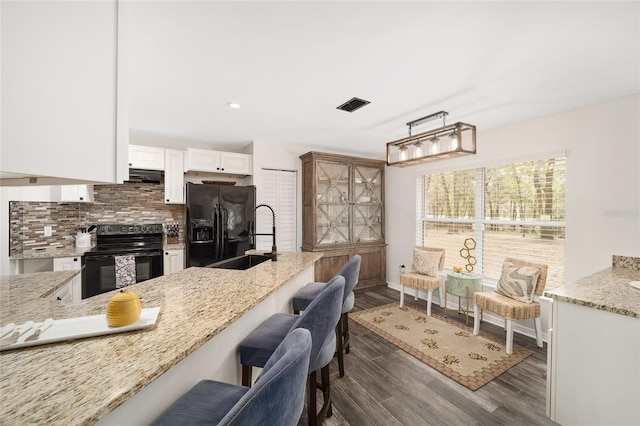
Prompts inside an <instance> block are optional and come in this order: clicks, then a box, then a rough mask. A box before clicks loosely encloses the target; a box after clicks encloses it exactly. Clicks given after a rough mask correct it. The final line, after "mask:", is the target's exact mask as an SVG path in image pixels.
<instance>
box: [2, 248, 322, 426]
mask: <svg viewBox="0 0 640 426" xmlns="http://www.w3.org/2000/svg"><path fill="white" fill-rule="evenodd" d="M321 256H322V253H311V252H305V253H302V252H296V253H282V254H281V255H280V256H279V257H278V261H277V262H264V263H262V264H260V265H258V266H256V267H254V268H251V269H249V270H246V271H236V270H223V269H210V268H189V269H186V270H184V271H180V272H176V273H173V274H170V275H166V276H163V277H159V278H154V279H152V280H149V281H145V282H142V283H138V284H135V285H133V286H130V287H129V288H130V289H131V290H132V291H135V292H136V293H137V294H138V295H139V296H140V299H141V301H142V304H143V307H148V308H151V307H156V306H159V307H160V315H159V318H158V321H157V325H156V327H154V328H150V329H147V330H144V331H136V332H128V333H122V334H113V335H107V336H101V337H95V338H89V339H82V340H75V341H69V342H63V343H55V344H49V345H43V346H35V347H31V348H25V349H18V350H13V351H5V352H2V353H1V354H0V398H1V403H0V424H45V423H47V424H52V423H62V424H67V425H72V424H92V423H96V422H98V421H101V423H105V424H109V423H117V422H122V421H123V420H124V419H129V420H131V421H132V422H134V423H135V422H140V421H144V422H148V421H149V420H150V419H153V418H154V417H155V415H156V412H161V411H162V409H163V408H162V407H163V406H168V405H170V403H171V402H173V400H175V399H176V398H177V396H178V395H180V394H181V393H183V392H186V391H187V390H188V388H189V387H190V386H191V385H193V384H195V383H196V382H197V380H198V379H199V378H212V379H216V380H223V381H229V382H232V383H239V374H240V369H239V367H238V365H237V364H238V360H237V348H236V345H235V344H234V342H235V341H239V340H241V339H242V338H243V337H244V336H245V335H246V334H248V333H250V332H251V330H253V327H255V326H257V325H258V324H259V323H260V322H261V321H263V320H264V319H266V318H267V317H268V316H269V315H271V314H272V313H274V312H278V311H286V310H289V309H290V301H289V300H290V297H291V295H292V294H293V292H295V291H296V290H297V289H298V288H300V287H301V286H302V285H304V284H306V282H307V281H310V280H312V279H313V265H314V263H315V262H316V261H317V260H318V259H319V258H320V257H321ZM47 274H59V273H55V272H46V273H41V274H30V275H31V276H32V277H31V278H33V280H34V282H36V283H37V282H40V283H42V279H43V278H45V277H47ZM58 277H59V279H61V278H60V277H62V276H61V275H58ZM11 283H13V284H11ZM15 284H16V282H15V281H11V280H8V279H3V280H2V287H1V288H0V292H1V293H0V295H2V301H1V302H2V305H0V308H1V309H2V312H0V321H1V324H6V323H8V322H15V323H21V322H24V321H28V320H33V321H42V320H44V319H45V318H47V317H53V318H54V319H63V318H71V317H81V316H87V315H96V314H103V313H105V310H106V306H107V303H108V301H109V299H110V298H111V297H112V296H113V295H114V294H115V292H110V293H105V294H101V295H99V296H95V297H92V298H90V299H85V300H83V301H81V302H78V303H69V304H63V303H60V302H56V301H53V300H47V299H44V298H42V297H39V296H38V297H35V298H34V297H33V296H34V295H35V294H39V295H41V294H42V293H44V292H46V289H43V287H42V284H38V285H39V286H41V287H40V288H38V289H34V290H33V291H32V292H28V293H23V292H22V291H21V288H20V287H19V286H17V285H15ZM21 285H24V282H22V284H21ZM224 351H226V353H223V352H224ZM212 353H214V354H216V355H214V356H212V355H211V354H212ZM194 367H195V368H196V370H198V371H195V372H194ZM196 376H199V378H198V377H196ZM191 382H193V383H191ZM114 410H115V411H114ZM129 416H131V417H129ZM135 416H138V417H137V418H135V419H134V417H135Z"/></svg>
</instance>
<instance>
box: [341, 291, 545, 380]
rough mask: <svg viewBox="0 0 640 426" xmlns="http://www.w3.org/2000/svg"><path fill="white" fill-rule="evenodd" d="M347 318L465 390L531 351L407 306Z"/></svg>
mask: <svg viewBox="0 0 640 426" xmlns="http://www.w3.org/2000/svg"><path fill="white" fill-rule="evenodd" d="M349 318H352V319H353V320H354V321H356V322H358V323H359V324H362V325H363V326H364V327H366V328H368V329H369V330H371V331H372V332H374V333H375V334H377V335H378V336H380V337H382V338H383V339H385V340H388V341H389V342H391V343H393V344H394V345H396V346H397V347H399V348H400V349H402V350H404V351H405V352H407V353H409V354H411V355H413V356H414V357H416V358H417V359H419V360H420V361H422V362H424V363H425V364H427V365H428V366H430V367H432V368H434V369H436V370H438V371H439V372H440V373H442V374H444V375H445V376H447V377H449V378H451V379H452V380H455V381H456V382H458V383H460V384H461V385H463V386H466V387H467V388H469V389H471V390H477V389H480V388H481V387H482V386H484V385H486V384H487V383H489V382H490V381H491V380H493V379H495V378H496V377H498V376H499V375H501V374H502V373H504V372H505V371H507V370H508V369H509V368H511V367H513V366H514V365H516V364H517V363H519V362H520V361H522V360H523V359H525V358H526V357H528V356H529V355H531V354H532V353H533V352H532V351H529V350H526V349H524V348H522V347H519V346H517V345H515V344H514V345H513V353H512V354H511V355H507V353H506V347H505V342H504V341H503V342H500V341H497V340H496V339H493V338H492V337H491V336H488V335H486V334H484V333H482V332H481V333H480V335H478V336H474V335H473V329H472V328H469V327H465V326H462V325H460V324H459V323H456V322H454V321H451V320H449V319H447V318H443V317H440V316H437V315H434V314H432V316H430V317H428V316H427V314H426V311H420V310H417V309H415V308H412V307H408V306H404V307H402V308H400V307H399V306H398V304H397V303H395V304H394V303H392V304H389V305H384V306H379V307H377V308H372V309H367V310H363V311H357V312H351V313H350V314H349Z"/></svg>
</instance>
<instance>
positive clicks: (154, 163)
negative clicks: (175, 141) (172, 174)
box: [129, 145, 165, 170]
mask: <svg viewBox="0 0 640 426" xmlns="http://www.w3.org/2000/svg"><path fill="white" fill-rule="evenodd" d="M164 151H165V150H164V148H156V147H154V146H141V145H129V167H130V168H132V169H144V170H164V169H165V163H164V161H165V159H164Z"/></svg>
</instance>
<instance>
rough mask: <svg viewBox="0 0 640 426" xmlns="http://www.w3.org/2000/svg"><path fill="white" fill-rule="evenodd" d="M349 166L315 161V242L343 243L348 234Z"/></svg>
mask: <svg viewBox="0 0 640 426" xmlns="http://www.w3.org/2000/svg"><path fill="white" fill-rule="evenodd" d="M349 172H350V170H349V165H348V164H344V163H335V162H329V161H318V163H317V170H316V174H317V182H316V194H315V196H316V244H318V245H322V244H345V243H348V242H349V241H350V233H349V204H350V203H351V200H350V198H349Z"/></svg>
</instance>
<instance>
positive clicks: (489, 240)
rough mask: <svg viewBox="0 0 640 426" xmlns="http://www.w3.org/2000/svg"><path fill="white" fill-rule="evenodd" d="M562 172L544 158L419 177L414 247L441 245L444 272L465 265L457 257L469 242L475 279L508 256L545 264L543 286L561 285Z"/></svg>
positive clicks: (560, 163) (561, 165)
mask: <svg viewBox="0 0 640 426" xmlns="http://www.w3.org/2000/svg"><path fill="white" fill-rule="evenodd" d="M565 171H566V161H565V159H564V158H551V159H546V160H537V161H527V162H521V163H514V164H508V165H502V166H498V167H486V168H478V169H472V170H461V171H453V172H442V173H430V174H427V175H425V176H421V177H420V178H419V182H418V183H419V184H418V191H419V194H420V195H419V198H418V200H419V201H420V202H418V212H417V213H418V216H417V217H418V219H419V221H418V227H417V233H418V235H417V238H416V240H417V244H420V245H425V246H430V247H443V248H444V249H445V250H446V254H445V268H449V269H451V267H452V266H463V267H465V266H466V265H467V260H466V259H463V258H462V257H461V254H460V251H461V249H462V248H463V247H464V243H465V240H466V239H467V238H473V239H474V240H475V241H476V247H475V250H473V251H472V252H471V254H472V255H473V256H474V257H475V261H476V264H475V266H474V272H476V273H481V274H483V275H484V276H485V277H487V278H493V279H498V278H499V277H500V268H501V266H502V261H503V260H504V258H505V257H515V258H521V259H526V260H529V261H532V262H539V263H544V264H546V265H548V266H549V273H548V278H547V280H548V283H550V284H551V283H557V284H560V283H564V237H565V227H564V220H565ZM464 254H466V253H464Z"/></svg>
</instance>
